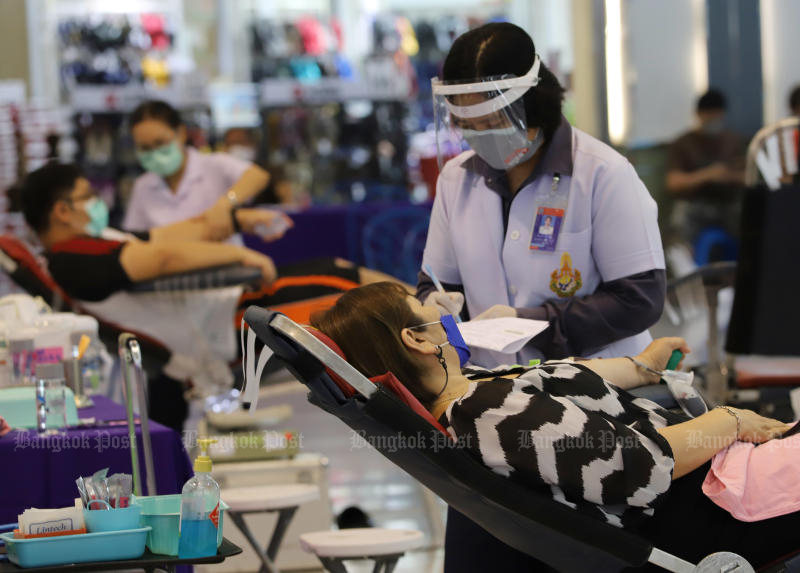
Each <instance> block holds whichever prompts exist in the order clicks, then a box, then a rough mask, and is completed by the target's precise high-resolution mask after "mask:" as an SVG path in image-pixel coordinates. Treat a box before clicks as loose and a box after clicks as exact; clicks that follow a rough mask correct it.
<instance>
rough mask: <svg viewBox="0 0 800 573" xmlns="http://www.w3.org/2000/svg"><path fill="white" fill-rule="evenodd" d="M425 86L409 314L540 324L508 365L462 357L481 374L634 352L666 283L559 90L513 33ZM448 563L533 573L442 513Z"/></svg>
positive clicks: (627, 195)
mask: <svg viewBox="0 0 800 573" xmlns="http://www.w3.org/2000/svg"><path fill="white" fill-rule="evenodd" d="M432 84H433V97H434V109H435V119H436V135H437V144H438V151H439V159H440V168H441V173H440V175H439V179H438V182H437V189H436V199H435V201H434V205H433V211H432V215H431V222H430V227H429V230H428V238H427V244H426V246H425V253H424V256H423V264H422V267H421V268H423V269H430V271H431V272H428V273H426V272H420V274H419V283H418V285H417V297H418V298H419V300H420V301H422V302H423V303H424V304H426V305H431V306H434V307H436V308H437V309H438V310H439V311H440V313H441V314H454V315H458V314H461V316H462V317H463V318H465V319H466V318H472V319H473V320H475V319H485V318H492V317H504V316H518V317H522V318H531V319H537V320H545V321H548V322H549V324H550V326H549V328H548V329H547V330H545V331H544V332H543V333H542V334H540V335H539V336H537V337H535V338H534V339H533V340H532V341H531V342H530V343H529V344H528V345H526V346H525V347H524V348H523V349H522V350H521V351H520V352H519V353H517V354H500V353H495V352H489V351H484V350H481V349H477V348H473V349H472V358H471V363H473V364H477V365H480V366H485V367H496V366H498V365H501V364H528V362H529V360H530V359H537V358H538V359H556V358H564V357H568V356H586V357H589V356H602V357H604V358H608V357H614V356H625V355H635V354H637V353H639V352H641V351H642V350H643V349H644V348H645V347H646V346H647V344H648V343H649V342H650V341H651V338H650V335H649V334H648V332H647V329H648V327H650V326H651V325H652V324H654V323H655V322H656V321H657V320H658V318H659V317H660V315H661V311H662V307H663V303H664V297H665V291H666V280H665V271H664V268H665V267H664V254H663V250H662V246H661V239H660V235H659V229H658V224H657V207H656V203H655V201H653V199H652V197H651V196H650V194H649V192H648V191H647V189H646V188H645V186H644V184H643V183H642V181H641V180H640V179H639V177H638V176H637V174H636V171H635V170H634V168H633V166H632V165H631V164H630V163H629V162H628V160H627V159H625V158H624V157H623V156H622V155H620V154H619V153H617V152H616V151H614V150H613V149H611V148H610V147H609V146H608V145H606V144H604V143H602V142H600V141H598V140H597V139H595V138H593V137H591V136H590V135H588V134H586V133H584V132H582V131H580V130H578V129H576V128H574V127H572V126H571V125H570V124H569V123H568V122H567V120H566V119H565V118H564V116H563V114H562V111H561V106H562V101H563V91H564V90H563V89H562V87H561V86H560V85H559V82H558V80H557V79H556V77H555V76H554V75H553V74H552V73H551V72H550V71H549V70H548V69H547V67H546V66H545V65H544V63H543V62H542V61H541V59H540V58H539V56H538V54H537V52H536V49H535V46H534V43H533V41H532V39H531V38H530V37H529V36H528V35H527V34H526V33H525V31H523V30H522V29H521V28H519V27H517V26H514V25H512V24H508V23H492V24H487V25H484V26H481V27H479V28H477V29H474V30H471V31H469V32H467V33H465V34H463V35H462V36H460V37H459V38H457V39H456V41H455V42H454V43H453V46H452V48H451V50H450V52H449V53H448V55H447V57H446V59H445V62H444V66H443V71H442V77H441V78H437V79H434V80H432ZM428 265H429V267H428ZM431 273H432V274H433V275H436V278H438V280H439V281H440V282H441V283H442V285H443V287H444V291H445V292H441V291H440V290H438V289H437V288H436V287H435V286H434V279H433V277H432V276H431ZM446 549H447V551H446V559H445V570H446V571H490V570H495V571H500V570H503V571H528V570H538V569H535V567H536V566H537V565H536V564H535V563H532V562H531V560H530V558H529V557H527V556H525V555H523V554H521V553H519V552H516V551H515V550H513V549H511V548H510V547H507V546H505V545H503V544H501V543H500V542H498V541H497V540H496V539H494V538H493V537H491V536H490V535H489V534H487V533H485V532H484V531H483V530H482V529H480V528H479V527H478V526H477V525H475V524H473V523H472V522H469V521H468V520H466V518H464V517H463V516H461V515H460V514H458V513H457V512H454V511H453V510H451V511H450V515H449V517H448V531H447V543H446Z"/></svg>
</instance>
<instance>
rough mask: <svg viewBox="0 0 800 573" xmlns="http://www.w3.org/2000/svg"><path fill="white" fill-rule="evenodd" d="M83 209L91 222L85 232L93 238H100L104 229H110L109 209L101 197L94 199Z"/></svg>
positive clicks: (85, 227)
mask: <svg viewBox="0 0 800 573" xmlns="http://www.w3.org/2000/svg"><path fill="white" fill-rule="evenodd" d="M83 208H84V210H85V211H86V214H87V215H89V222H88V223H86V225H85V226H84V228H83V230H84V231H86V232H87V233H88V234H89V235H90V236H92V237H99V236H100V233H102V232H103V229H105V228H106V227H108V207H107V206H106V204H105V203H104V202H103V200H102V199H100V198H99V197H92V198H91V199H89V200H88V201H86V204H85V205H84V207H83Z"/></svg>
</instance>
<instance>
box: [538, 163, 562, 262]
mask: <svg viewBox="0 0 800 573" xmlns="http://www.w3.org/2000/svg"><path fill="white" fill-rule="evenodd" d="M560 182H561V175H559V174H558V173H556V174H555V175H553V183H552V185H550V193H548V194H547V195H546V196H545V197H543V198H542V199H541V200H539V201H538V203H537V207H536V213H535V215H534V216H533V229H532V230H531V241H530V243H529V245H528V248H529V249H530V250H532V251H546V252H552V251H555V250H556V245H557V244H558V236H559V235H560V234H561V226H562V225H563V224H564V218H565V217H566V215H567V203H568V202H569V185H559V183H560Z"/></svg>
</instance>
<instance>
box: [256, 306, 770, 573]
mask: <svg viewBox="0 0 800 573" xmlns="http://www.w3.org/2000/svg"><path fill="white" fill-rule="evenodd" d="M245 321H246V322H247V324H248V325H249V327H250V328H252V329H253V331H254V332H255V334H256V335H257V336H258V338H259V339H260V340H261V341H262V342H263V343H264V344H266V345H267V346H269V347H270V348H271V349H272V350H273V351H274V353H275V355H274V356H273V358H272V359H273V360H278V361H279V362H281V363H282V364H284V365H285V366H286V367H287V368H288V369H289V370H290V371H291V372H292V373H293V374H294V375H295V376H296V377H297V378H298V379H299V380H300V381H301V382H302V383H304V384H305V385H306V386H307V387H308V389H309V395H308V399H309V401H310V402H312V403H313V404H315V405H317V406H319V407H320V408H322V409H323V410H325V411H327V412H329V413H331V414H333V415H334V416H336V417H337V418H339V419H340V420H342V421H343V422H344V423H346V424H347V425H348V426H350V428H352V429H353V430H355V431H357V432H359V433H360V434H361V435H363V436H365V438H368V439H369V441H370V443H372V444H374V445H375V447H376V449H378V450H379V451H380V452H381V453H382V454H383V455H384V456H386V457H387V458H389V459H390V460H391V461H393V462H394V463H395V464H397V465H398V466H400V467H401V468H402V469H404V470H405V471H407V472H408V473H409V474H411V475H412V476H414V477H415V478H416V479H417V480H419V481H420V482H421V483H422V484H424V485H425V486H426V487H428V488H429V489H431V490H432V491H433V492H434V493H436V494H437V495H439V496H440V497H441V498H442V499H444V500H445V501H446V502H447V503H448V504H449V505H451V506H452V507H454V508H455V509H457V510H458V511H460V512H461V513H463V514H464V515H466V516H467V517H469V518H470V519H471V520H473V521H474V522H475V523H477V524H479V525H480V526H481V527H483V528H484V529H486V530H487V531H489V532H490V533H492V535H494V536H495V537H497V538H498V539H500V540H501V541H503V542H504V543H506V544H507V545H510V546H511V547H513V548H515V549H517V550H519V551H521V552H523V553H526V554H527V555H530V556H532V557H534V558H535V559H538V560H539V561H542V562H544V563H546V564H547V565H549V566H551V567H554V568H556V569H557V570H559V571H573V572H581V571H587V572H588V571H592V572H598V571H619V570H621V569H623V568H626V567H635V566H641V565H644V564H646V563H648V562H649V563H652V564H655V565H658V566H660V567H662V568H664V569H666V570H668V571H673V572H680V573H689V572H692V571H709V572H710V571H714V572H717V573H721V572H722V571H734V570H736V571H742V572H744V571H747V570H748V569H747V568H746V567H749V565H747V563H746V561H744V560H743V559H742V558H741V557H738V556H731V554H714V555H711V556H709V557H708V558H706V559H705V560H703V562H701V566H702V567H708V566H709V564H710V563H711V562H712V561H713V562H714V563H716V565H713V566H711V568H706V569H699V568H695V566H694V565H693V564H691V563H688V562H686V561H684V560H682V559H680V558H677V557H675V556H673V555H670V554H668V553H665V552H663V551H661V550H659V549H657V548H656V547H653V545H652V544H651V543H650V542H649V541H647V540H646V539H643V538H642V537H639V536H637V535H635V534H633V533H631V532H629V531H626V530H624V529H620V528H617V527H614V526H611V525H609V524H606V523H604V522H601V521H600V520H597V519H594V518H592V517H589V516H586V515H583V514H580V513H578V512H576V511H574V510H572V509H570V508H569V507H567V506H565V505H563V504H560V503H558V502H556V501H554V500H553V499H552V498H550V497H549V496H546V495H543V494H541V493H538V492H536V491H534V490H532V489H529V488H525V487H523V486H521V485H519V484H517V483H514V482H512V481H509V480H508V479H506V478H504V477H502V476H500V475H498V474H496V473H494V472H492V471H491V470H490V469H488V468H487V467H486V466H484V465H483V464H482V463H481V462H480V461H479V460H478V459H477V458H476V457H475V456H473V455H472V454H471V453H469V452H468V451H466V450H465V449H462V448H457V447H443V446H446V444H448V443H450V442H448V440H449V437H448V436H446V435H443V432H444V430H443V428H441V426H440V425H439V424H438V423H437V422H436V420H434V419H433V417H432V416H431V415H430V413H428V412H427V411H426V410H425V409H424V408H423V407H422V405H421V404H420V403H419V402H418V401H417V400H416V399H415V398H414V397H413V396H412V395H411V394H410V392H408V390H407V389H405V387H404V386H403V385H402V384H401V383H400V382H399V381H398V380H397V379H396V378H395V377H394V376H393V375H391V374H385V375H383V376H381V377H377V378H375V379H373V380H368V379H367V378H365V377H364V376H363V375H361V374H360V373H359V372H358V371H357V370H355V368H353V367H352V366H351V365H350V364H349V363H347V361H346V360H345V359H344V358H343V357H342V356H341V355H340V354H337V352H336V351H335V350H334V348H337V347H336V346H335V344H334V343H333V342H332V341H330V340H329V339H327V337H325V336H324V335H322V334H321V333H318V332H314V333H313V334H312V332H311V331H307V330H306V329H304V328H303V327H301V326H299V325H297V324H295V323H294V322H292V321H291V320H289V319H288V318H286V317H285V316H283V315H281V314H279V313H275V312H270V311H267V310H264V309H260V308H256V307H251V308H249V309H248V310H247V312H246V313H245ZM337 350H338V348H337ZM339 352H340V351H339ZM335 380H337V381H338V382H337V381H335ZM420 436H426V440H421V439H420V438H419V437H420ZM398 437H406V438H407V439H408V440H409V443H411V440H412V439H413V440H414V443H415V444H418V446H419V447H407V448H394V447H389V446H393V445H394V444H396V443H397V439H398ZM428 437H429V438H430V439H427V438H428ZM384 445H386V446H387V447H383V446H384ZM712 558H713V559H712ZM725 559H727V561H726V560H725ZM698 567H700V566H698ZM737 567H738V569H737ZM776 571H777V569H776Z"/></svg>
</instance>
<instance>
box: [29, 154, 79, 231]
mask: <svg viewBox="0 0 800 573" xmlns="http://www.w3.org/2000/svg"><path fill="white" fill-rule="evenodd" d="M81 177H83V172H82V171H81V169H80V167H78V166H77V165H74V164H71V163H48V164H47V165H45V166H44V167H40V168H39V169H37V170H36V171H32V172H30V173H28V175H27V176H26V177H25V179H24V180H23V182H22V186H21V190H20V196H21V202H22V214H23V215H24V216H25V222H26V223H28V226H30V228H31V229H33V230H34V231H35V232H37V233H43V232H45V231H47V229H48V227H49V226H50V213H52V211H53V207H54V206H55V204H56V202H57V201H59V200H60V199H63V198H65V197H68V196H69V194H70V193H72V190H73V189H75V184H76V183H77V182H78V179H79V178H81Z"/></svg>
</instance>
